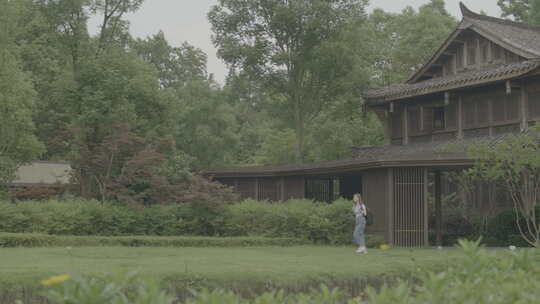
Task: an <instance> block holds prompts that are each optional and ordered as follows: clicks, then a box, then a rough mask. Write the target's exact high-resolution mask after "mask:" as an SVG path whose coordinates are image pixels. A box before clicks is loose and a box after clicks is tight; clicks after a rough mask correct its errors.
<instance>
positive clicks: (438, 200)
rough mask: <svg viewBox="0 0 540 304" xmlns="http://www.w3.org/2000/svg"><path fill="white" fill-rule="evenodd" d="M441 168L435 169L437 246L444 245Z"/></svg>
mask: <svg viewBox="0 0 540 304" xmlns="http://www.w3.org/2000/svg"><path fill="white" fill-rule="evenodd" d="M441 182H442V179H441V170H439V169H437V170H435V234H436V236H437V246H442V191H441V186H442V184H441Z"/></svg>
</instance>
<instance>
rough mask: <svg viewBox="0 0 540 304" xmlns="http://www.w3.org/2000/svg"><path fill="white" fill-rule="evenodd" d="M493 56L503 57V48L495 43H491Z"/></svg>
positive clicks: (496, 57)
mask: <svg viewBox="0 0 540 304" xmlns="http://www.w3.org/2000/svg"><path fill="white" fill-rule="evenodd" d="M491 56H492V57H493V59H494V60H500V59H502V57H503V49H502V48H501V47H500V46H498V45H497V44H495V43H492V44H491Z"/></svg>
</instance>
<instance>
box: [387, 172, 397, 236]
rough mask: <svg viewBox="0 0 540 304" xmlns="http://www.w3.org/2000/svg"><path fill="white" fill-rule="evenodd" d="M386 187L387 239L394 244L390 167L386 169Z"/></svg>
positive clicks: (392, 178)
mask: <svg viewBox="0 0 540 304" xmlns="http://www.w3.org/2000/svg"><path fill="white" fill-rule="evenodd" d="M387 187H388V197H387V201H386V204H387V205H386V206H387V216H388V222H387V229H388V233H387V236H388V239H387V241H388V243H389V244H390V245H394V216H395V214H394V169H392V168H390V169H388V180H387Z"/></svg>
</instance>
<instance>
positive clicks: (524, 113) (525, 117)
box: [520, 84, 529, 132]
mask: <svg viewBox="0 0 540 304" xmlns="http://www.w3.org/2000/svg"><path fill="white" fill-rule="evenodd" d="M520 90H521V98H520V108H521V131H522V132H523V131H527V130H528V129H529V107H528V105H529V101H528V98H529V96H528V95H527V90H526V86H525V84H522V85H521V87H520Z"/></svg>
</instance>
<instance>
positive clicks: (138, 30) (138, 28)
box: [92, 0, 500, 83]
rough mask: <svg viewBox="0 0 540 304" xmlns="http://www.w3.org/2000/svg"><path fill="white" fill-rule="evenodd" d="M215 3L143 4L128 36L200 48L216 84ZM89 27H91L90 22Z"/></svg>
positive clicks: (492, 1) (377, 0) (395, 6)
mask: <svg viewBox="0 0 540 304" xmlns="http://www.w3.org/2000/svg"><path fill="white" fill-rule="evenodd" d="M459 1H460V0H446V6H447V9H448V10H449V11H450V13H451V14H453V15H454V16H456V17H459V18H461V14H460V12H459ZM462 1H463V2H464V3H465V4H466V5H467V6H468V7H469V8H470V9H472V10H473V11H476V12H479V11H480V10H483V11H485V12H486V13H488V15H491V16H499V15H500V10H499V7H498V6H497V0H462ZM428 2H429V0H371V1H370V3H371V5H370V9H373V8H376V7H379V8H382V9H384V10H386V11H391V12H399V11H401V10H402V9H403V8H404V7H406V6H409V5H410V6H412V7H414V8H418V7H419V6H420V5H422V4H425V3H428ZM216 3H217V0H146V2H145V4H144V5H143V7H142V8H141V9H140V10H139V11H138V12H137V13H135V14H133V15H130V16H128V19H129V20H130V22H131V33H132V35H133V36H135V37H141V38H144V37H147V36H149V35H152V34H155V33H157V32H158V31H159V30H163V31H164V32H165V36H166V37H167V40H169V42H170V43H171V44H172V45H175V46H178V45H181V44H182V43H183V42H184V41H187V42H189V43H190V44H192V45H194V46H196V47H198V48H201V49H202V50H203V51H204V52H206V53H207V54H208V72H210V73H213V74H214V75H215V77H216V80H218V81H219V82H220V83H222V82H223V80H224V79H225V76H226V74H227V68H226V66H225V64H224V63H223V62H221V61H220V60H219V59H218V58H217V56H216V49H215V48H214V46H213V45H212V41H211V38H210V37H211V35H212V32H211V29H210V24H209V23H208V20H207V18H206V15H207V13H208V11H209V10H210V8H211V7H212V6H213V5H215V4H216ZM92 24H95V20H93V22H92Z"/></svg>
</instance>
